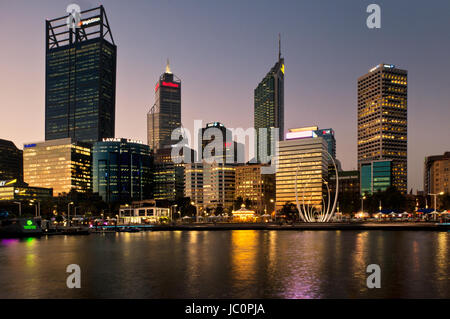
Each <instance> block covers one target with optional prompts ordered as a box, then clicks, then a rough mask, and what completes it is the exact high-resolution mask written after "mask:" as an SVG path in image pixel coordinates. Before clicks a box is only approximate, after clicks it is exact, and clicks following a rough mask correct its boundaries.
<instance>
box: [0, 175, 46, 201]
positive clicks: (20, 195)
mask: <svg viewBox="0 0 450 319" xmlns="http://www.w3.org/2000/svg"><path fill="white" fill-rule="evenodd" d="M52 196H53V190H52V189H51V188H42V187H30V186H28V184H27V183H24V182H19V181H18V180H16V179H13V180H10V181H1V182H0V201H13V200H15V201H22V200H23V201H25V200H45V199H48V198H51V197H52Z"/></svg>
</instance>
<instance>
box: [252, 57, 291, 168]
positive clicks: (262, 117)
mask: <svg viewBox="0 0 450 319" xmlns="http://www.w3.org/2000/svg"><path fill="white" fill-rule="evenodd" d="M254 127H255V130H256V134H255V136H256V141H255V142H256V146H255V152H256V153H257V159H258V161H263V162H267V158H266V156H267V155H270V154H271V153H272V154H275V152H274V150H272V152H269V150H271V141H272V139H273V138H274V137H272V135H271V133H270V130H268V135H267V137H268V138H267V144H265V145H262V152H261V153H262V154H259V149H258V145H259V139H260V135H259V129H260V128H267V129H270V128H279V130H280V131H279V140H280V141H282V140H283V136H284V58H281V57H279V60H278V62H277V63H275V65H274V67H273V68H272V69H271V70H270V71H269V73H267V75H266V76H265V77H264V79H263V80H262V81H261V82H260V83H259V84H258V86H257V87H256V89H255V91H254ZM261 155H262V156H261Z"/></svg>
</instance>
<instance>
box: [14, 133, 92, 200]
mask: <svg viewBox="0 0 450 319" xmlns="http://www.w3.org/2000/svg"><path fill="white" fill-rule="evenodd" d="M91 161H92V158H91V145H90V144H88V143H82V142H75V141H73V140H72V139H70V138H63V139H59V140H51V141H46V142H41V143H31V144H25V145H24V151H23V175H24V180H25V182H26V183H28V184H29V185H30V186H33V187H44V188H53V194H54V196H57V195H59V194H63V193H66V194H67V193H69V192H70V191H71V190H72V189H74V190H75V191H78V192H86V191H89V190H91V189H92V177H91Z"/></svg>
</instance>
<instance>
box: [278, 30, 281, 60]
mask: <svg viewBox="0 0 450 319" xmlns="http://www.w3.org/2000/svg"><path fill="white" fill-rule="evenodd" d="M279 60H281V34H280V33H278V61H279Z"/></svg>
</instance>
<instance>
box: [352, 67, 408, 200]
mask: <svg viewBox="0 0 450 319" xmlns="http://www.w3.org/2000/svg"><path fill="white" fill-rule="evenodd" d="M407 77H408V72H407V71H406V70H402V69H399V68H396V67H395V65H392V64H379V65H377V66H375V67H374V68H372V69H371V70H370V71H369V73H367V74H365V75H363V76H362V77H360V78H359V79H358V166H359V168H360V169H361V165H362V164H363V163H364V162H370V161H373V160H392V185H393V186H395V187H397V189H398V190H399V191H401V192H403V193H406V190H407V140H408V129H407V128H408V119H407V106H408V102H407V100H408V83H407Z"/></svg>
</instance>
